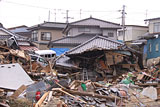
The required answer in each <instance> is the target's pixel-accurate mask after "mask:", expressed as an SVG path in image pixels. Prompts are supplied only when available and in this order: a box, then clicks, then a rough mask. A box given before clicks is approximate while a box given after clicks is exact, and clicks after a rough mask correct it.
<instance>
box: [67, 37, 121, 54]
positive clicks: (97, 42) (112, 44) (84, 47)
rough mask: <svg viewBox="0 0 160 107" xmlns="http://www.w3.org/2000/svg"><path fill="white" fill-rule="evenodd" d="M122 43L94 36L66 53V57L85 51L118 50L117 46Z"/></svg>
mask: <svg viewBox="0 0 160 107" xmlns="http://www.w3.org/2000/svg"><path fill="white" fill-rule="evenodd" d="M122 45H123V43H121V42H118V41H116V40H112V39H109V38H106V37H102V36H96V37H94V38H92V39H90V40H88V41H86V42H85V43H83V44H81V45H79V46H77V47H75V48H73V49H71V50H70V51H68V52H67V53H66V55H72V54H80V53H83V52H86V51H91V50H95V49H97V50H110V49H115V50H116V49H118V46H122Z"/></svg>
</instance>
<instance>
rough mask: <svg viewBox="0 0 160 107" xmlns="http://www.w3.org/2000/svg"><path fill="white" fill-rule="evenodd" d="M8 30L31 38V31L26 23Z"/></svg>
mask: <svg viewBox="0 0 160 107" xmlns="http://www.w3.org/2000/svg"><path fill="white" fill-rule="evenodd" d="M8 30H9V31H11V32H13V33H15V34H18V35H21V36H23V37H25V38H28V39H30V38H31V31H30V30H28V27H27V26H25V25H22V26H16V27H12V28H8Z"/></svg>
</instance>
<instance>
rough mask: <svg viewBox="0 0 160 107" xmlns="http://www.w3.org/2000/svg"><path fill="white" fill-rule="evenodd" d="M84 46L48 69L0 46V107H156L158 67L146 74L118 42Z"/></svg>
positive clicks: (159, 99)
mask: <svg viewBox="0 0 160 107" xmlns="http://www.w3.org/2000/svg"><path fill="white" fill-rule="evenodd" d="M95 39H104V38H102V37H97V38H95ZM106 41H110V40H108V39H106ZM88 42H90V43H88ZM88 42H87V43H84V44H83V46H81V47H77V48H74V49H72V50H70V51H68V52H67V53H66V54H65V55H61V56H59V57H57V58H56V59H55V60H54V61H49V62H48V63H47V65H46V66H42V65H41V64H39V63H38V62H36V61H33V60H31V57H30V55H29V53H27V52H24V51H21V50H14V49H10V48H7V47H6V46H0V63H1V65H0V106H3V107H32V106H34V107H40V106H41V107H57V106H58V107H62V106H64V107H106V106H109V107H110V106H111V107H114V106H127V107H142V106H147V107H151V106H154V107H158V106H159V105H160V65H159V64H157V65H152V66H151V67H148V68H144V67H143V66H142V62H141V57H142V56H141V53H139V52H137V51H136V50H134V49H131V48H129V47H127V46H124V45H123V44H122V43H119V42H115V43H113V46H110V47H107V48H106V47H103V46H101V45H100V46H99V47H95V46H90V45H89V46H88V44H91V43H92V42H93V41H88ZM112 42H114V41H112ZM105 43H107V42H105ZM92 44H93V43H92ZM82 47H84V48H83V49H82V50H81V48H82ZM111 47H112V48H111Z"/></svg>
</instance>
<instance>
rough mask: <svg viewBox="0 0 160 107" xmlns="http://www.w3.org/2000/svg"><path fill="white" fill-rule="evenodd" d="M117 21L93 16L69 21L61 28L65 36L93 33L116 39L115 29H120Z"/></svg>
mask: <svg viewBox="0 0 160 107" xmlns="http://www.w3.org/2000/svg"><path fill="white" fill-rule="evenodd" d="M120 28H121V27H120V25H119V24H117V23H113V22H109V21H105V20H101V19H96V18H93V17H90V18H86V19H83V20H79V21H75V22H72V23H69V24H68V25H67V26H66V28H65V29H64V30H63V33H64V34H66V35H67V36H75V35H79V34H81V33H94V34H99V35H102V36H107V37H109V38H112V39H117V29H120Z"/></svg>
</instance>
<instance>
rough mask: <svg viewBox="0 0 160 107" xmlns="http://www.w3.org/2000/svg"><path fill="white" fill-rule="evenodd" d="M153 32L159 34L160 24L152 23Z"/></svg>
mask: <svg viewBox="0 0 160 107" xmlns="http://www.w3.org/2000/svg"><path fill="white" fill-rule="evenodd" d="M153 32H154V33H156V32H160V22H156V23H153Z"/></svg>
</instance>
